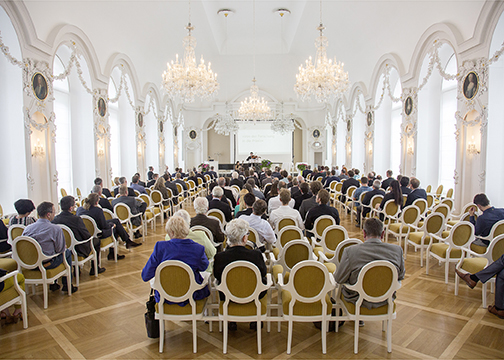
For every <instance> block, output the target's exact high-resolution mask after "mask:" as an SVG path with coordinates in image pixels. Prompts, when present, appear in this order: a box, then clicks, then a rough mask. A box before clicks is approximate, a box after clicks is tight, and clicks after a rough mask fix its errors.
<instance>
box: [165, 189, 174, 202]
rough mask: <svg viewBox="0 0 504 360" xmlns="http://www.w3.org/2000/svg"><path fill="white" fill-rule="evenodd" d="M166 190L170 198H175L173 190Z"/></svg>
mask: <svg viewBox="0 0 504 360" xmlns="http://www.w3.org/2000/svg"><path fill="white" fill-rule="evenodd" d="M166 190H167V191H168V198H169V199H171V198H172V197H173V191H172V189H170V188H166Z"/></svg>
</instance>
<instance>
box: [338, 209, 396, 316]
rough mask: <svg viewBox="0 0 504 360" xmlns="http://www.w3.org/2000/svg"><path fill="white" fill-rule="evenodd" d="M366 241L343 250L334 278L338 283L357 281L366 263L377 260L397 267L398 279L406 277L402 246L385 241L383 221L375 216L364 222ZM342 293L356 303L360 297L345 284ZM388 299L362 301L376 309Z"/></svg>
mask: <svg viewBox="0 0 504 360" xmlns="http://www.w3.org/2000/svg"><path fill="white" fill-rule="evenodd" d="M363 233H364V243H362V244H359V245H354V246H349V247H347V248H346V249H345V250H343V255H342V256H341V260H340V266H338V269H337V271H336V274H335V275H334V280H336V282H337V283H338V284H344V283H349V284H350V285H353V284H355V283H356V282H357V278H358V276H359V272H360V271H361V269H362V268H363V267H364V265H366V264H368V263H370V262H371V261H375V260H387V261H390V262H391V263H392V264H394V265H395V266H396V267H397V275H398V280H402V279H404V273H405V271H406V270H405V268H404V258H403V251H402V248H401V247H400V246H398V245H393V244H387V243H383V242H382V239H383V235H384V231H383V223H382V222H381V221H380V220H378V219H375V218H371V219H367V220H366V221H365V222H364V228H363ZM341 293H342V294H343V297H344V298H345V300H346V301H348V302H351V303H353V304H355V303H356V302H357V300H358V298H359V296H358V293H357V292H355V291H352V290H348V289H347V288H345V286H343V288H342V289H341ZM386 304H387V301H386V300H385V301H382V302H379V303H370V302H368V301H366V300H364V302H363V303H362V306H365V307H366V308H368V309H374V308H377V307H380V306H383V305H386Z"/></svg>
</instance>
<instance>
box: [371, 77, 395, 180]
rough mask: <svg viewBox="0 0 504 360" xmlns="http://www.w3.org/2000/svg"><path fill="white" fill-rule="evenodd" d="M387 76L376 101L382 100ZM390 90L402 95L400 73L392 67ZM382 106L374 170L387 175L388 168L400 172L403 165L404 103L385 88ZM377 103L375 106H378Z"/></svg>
mask: <svg viewBox="0 0 504 360" xmlns="http://www.w3.org/2000/svg"><path fill="white" fill-rule="evenodd" d="M384 81H385V76H384V75H383V74H382V75H381V77H380V81H379V82H378V84H379V85H378V87H377V88H376V95H375V102H376V104H377V103H378V102H379V101H380V97H381V95H382V92H383V90H382V89H383V82H384ZM389 83H390V90H391V91H392V94H393V96H394V97H399V96H401V93H402V88H401V82H400V81H399V74H398V72H397V70H396V69H395V68H391V70H390V74H389ZM383 96H384V98H383V101H382V103H381V106H380V107H379V108H378V109H377V110H376V111H375V125H374V143H373V159H374V166H373V170H374V171H375V172H376V173H377V174H381V175H382V176H385V173H386V171H387V170H389V169H390V170H392V171H393V173H394V174H399V168H400V165H401V122H402V114H401V108H402V103H401V102H400V101H399V102H393V101H392V99H391V98H390V96H389V95H388V93H387V90H385V94H384V95H383ZM376 104H375V106H376Z"/></svg>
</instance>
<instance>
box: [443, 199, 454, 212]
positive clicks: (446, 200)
mask: <svg viewBox="0 0 504 360" xmlns="http://www.w3.org/2000/svg"><path fill="white" fill-rule="evenodd" d="M453 203H454V201H453V199H450V198H445V199H443V200H441V204H445V205H448V207H449V208H450V213H451V212H452V210H453Z"/></svg>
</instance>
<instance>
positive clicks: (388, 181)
mask: <svg viewBox="0 0 504 360" xmlns="http://www.w3.org/2000/svg"><path fill="white" fill-rule="evenodd" d="M392 175H393V173H392V170H387V178H386V179H385V180H383V181H382V184H381V187H382V189H383V190H387V189H388V187H389V186H390V184H391V183H392V181H394V180H395V179H394V178H393V177H392Z"/></svg>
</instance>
